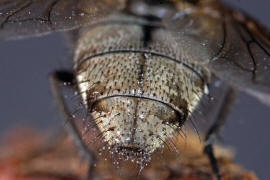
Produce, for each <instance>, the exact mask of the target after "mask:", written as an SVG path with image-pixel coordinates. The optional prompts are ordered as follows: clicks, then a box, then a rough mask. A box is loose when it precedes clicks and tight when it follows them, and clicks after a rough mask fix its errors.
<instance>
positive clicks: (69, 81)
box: [50, 71, 96, 180]
mask: <svg viewBox="0 0 270 180" xmlns="http://www.w3.org/2000/svg"><path fill="white" fill-rule="evenodd" d="M74 82H75V78H74V74H73V73H72V72H68V71H56V72H53V73H51V74H50V84H51V89H52V92H53V94H54V96H55V98H56V100H57V103H58V105H59V108H60V109H59V110H60V112H61V114H62V116H63V118H64V119H65V120H66V127H67V129H68V131H69V132H70V133H71V134H72V137H73V139H74V141H75V143H76V145H77V146H78V147H79V149H80V150H82V151H83V154H84V155H85V158H87V161H88V162H89V169H88V172H87V178H86V179H87V180H91V179H92V177H93V170H94V164H95V162H96V157H95V155H94V153H93V152H92V151H91V150H89V149H88V148H87V147H86V145H85V144H84V143H83V141H82V139H81V137H80V134H79V132H78V130H77V128H76V125H75V123H74V119H73V118H72V114H71V113H70V111H69V109H68V107H67V105H66V103H65V100H64V97H63V95H62V93H61V90H60V87H61V86H63V85H65V84H66V85H70V87H75V85H74ZM72 85H73V86H72Z"/></svg>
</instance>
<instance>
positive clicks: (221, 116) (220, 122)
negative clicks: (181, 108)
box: [204, 88, 235, 180]
mask: <svg viewBox="0 0 270 180" xmlns="http://www.w3.org/2000/svg"><path fill="white" fill-rule="evenodd" d="M234 99H235V90H234V89H232V88H229V89H228V91H227V92H226V95H225V97H224V100H223V102H222V105H221V107H220V110H219V113H218V115H217V117H216V120H215V122H214V124H213V125H212V126H211V127H210V128H209V130H208V131H207V134H206V136H205V145H204V153H205V154H207V156H208V158H209V161H210V163H211V166H212V169H213V171H214V173H215V174H216V179H217V180H221V175H220V171H219V168H218V163H217V159H216V158H215V155H214V151H213V143H214V140H215V139H216V138H217V136H218V135H219V133H220V131H221V130H222V128H223V126H224V124H225V122H226V119H227V116H228V113H229V112H230V110H231V108H232V105H233V102H234Z"/></svg>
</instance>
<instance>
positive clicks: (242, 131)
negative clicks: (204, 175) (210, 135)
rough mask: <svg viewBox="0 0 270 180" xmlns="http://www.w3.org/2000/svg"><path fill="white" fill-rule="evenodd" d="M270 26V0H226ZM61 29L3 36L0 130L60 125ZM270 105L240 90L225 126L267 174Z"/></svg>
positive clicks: (66, 61) (64, 62)
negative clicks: (55, 85) (52, 76)
mask: <svg viewBox="0 0 270 180" xmlns="http://www.w3.org/2000/svg"><path fill="white" fill-rule="evenodd" d="M226 1H227V2H229V3H231V4H233V5H234V6H236V7H238V8H240V9H242V10H244V11H246V12H247V13H249V14H250V15H252V16H254V17H255V18H256V19H258V20H259V21H260V22H262V23H263V24H265V25H266V26H268V27H269V28H270V18H269V17H270V13H269V7H270V1H269V0H257V1H254V0H226ZM71 62H72V60H71V59H70V56H69V55H68V49H67V47H66V43H65V41H64V38H63V36H62V34H61V33H54V34H51V35H47V36H44V37H39V38H30V39H23V40H18V41H6V42H0V82H1V85H0V135H3V133H4V132H5V131H7V130H8V129H10V128H12V127H14V126H15V125H18V124H24V125H25V124H31V125H33V126H35V127H38V128H42V129H46V128H55V129H57V128H59V127H60V126H61V123H62V121H61V118H60V116H59V113H58V112H57V108H56V105H55V102H54V99H53V97H52V95H51V92H50V87H49V81H48V74H49V73H50V72H52V71H54V70H55V69H61V68H68V67H71ZM269 129H270V109H269V108H267V107H266V106H264V105H262V104H260V103H259V102H258V101H256V100H255V99H254V98H252V97H250V96H248V95H246V94H244V93H239V94H238V97H237V100H236V103H235V105H234V107H233V110H232V112H231V114H230V116H229V120H228V122H227V124H226V126H225V129H224V131H223V137H224V144H226V145H229V146H232V147H234V149H235V150H236V161H237V162H240V163H241V164H242V165H243V166H244V167H246V168H248V169H250V170H253V171H254V172H255V173H256V174H257V175H258V177H259V179H261V180H267V179H269V177H270V155H269V152H270V140H269V137H270V131H269Z"/></svg>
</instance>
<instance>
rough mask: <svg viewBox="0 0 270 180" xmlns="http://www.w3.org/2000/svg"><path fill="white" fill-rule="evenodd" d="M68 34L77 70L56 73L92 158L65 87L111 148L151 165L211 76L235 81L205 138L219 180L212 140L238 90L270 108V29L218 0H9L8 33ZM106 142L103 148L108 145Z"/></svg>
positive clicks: (2, 10) (1, 25) (71, 123)
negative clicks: (154, 153)
mask: <svg viewBox="0 0 270 180" xmlns="http://www.w3.org/2000/svg"><path fill="white" fill-rule="evenodd" d="M64 30H65V31H68V30H73V31H70V37H71V39H72V40H73V41H72V42H73V45H74V53H73V54H74V56H73V65H74V66H73V70H71V71H63V70H60V71H57V72H54V73H52V74H51V76H50V82H51V85H52V90H53V92H54V94H55V96H56V99H57V100H58V104H59V107H60V110H61V112H62V114H63V116H64V119H65V120H66V121H67V126H68V129H69V131H70V132H71V133H72V134H73V136H74V138H75V140H76V142H77V144H78V145H79V146H80V148H81V149H83V151H84V152H85V154H86V155H87V157H88V160H89V164H90V167H89V175H91V173H92V171H93V169H94V167H93V165H94V162H95V155H94V153H93V152H92V150H91V148H89V147H88V146H87V143H86V141H85V139H84V135H83V134H85V133H88V131H89V129H90V128H92V126H91V127H89V125H87V126H86V127H84V128H83V129H84V130H85V131H83V132H84V133H82V130H81V129H80V128H78V127H77V125H76V123H75V120H74V118H72V117H73V116H72V113H71V111H70V110H69V108H68V106H67V104H66V102H65V99H64V97H63V95H62V92H61V86H63V85H68V87H71V88H73V89H74V90H75V91H76V92H78V94H79V95H80V97H81V99H82V104H83V107H84V108H85V109H86V111H87V115H88V116H89V117H91V121H92V122H93V123H94V125H95V127H96V128H97V130H98V132H99V133H100V134H99V135H98V137H101V138H102V139H103V141H105V143H106V147H108V149H109V151H110V152H111V153H112V154H114V156H117V157H119V158H123V157H129V158H131V159H134V158H136V159H138V160H137V161H136V162H137V163H138V164H139V165H141V166H143V165H144V164H145V163H148V162H150V160H151V154H152V153H153V152H155V151H156V150H157V149H160V148H162V147H163V146H164V144H165V143H166V140H167V139H170V138H171V137H172V136H173V135H174V133H175V132H177V131H180V130H181V128H182V127H183V125H184V123H185V122H186V121H187V120H188V119H189V118H190V116H191V115H192V114H193V113H194V110H195V109H196V108H197V107H198V105H199V104H200V102H201V100H202V98H203V97H204V96H206V95H207V94H208V93H209V90H208V86H210V85H211V83H212V79H213V77H217V78H218V79H220V80H221V81H224V82H225V83H227V85H228V86H229V88H228V89H226V92H225V98H224V101H223V103H222V107H221V108H220V110H219V113H218V115H217V117H216V121H215V123H214V124H213V125H212V126H211V127H210V129H209V131H208V133H207V134H206V136H205V138H204V141H205V147H204V153H206V154H207V155H208V157H209V160H210V163H211V166H212V168H213V171H214V172H215V174H216V178H217V179H219V180H220V179H221V173H220V171H219V167H218V164H217V161H216V158H215V156H214V152H213V146H212V144H213V140H214V139H215V137H216V135H217V134H218V133H219V131H220V130H221V128H222V126H223V124H224V123H225V120H226V117H227V114H228V112H229V110H230V109H231V105H232V103H233V100H234V93H235V91H236V90H241V91H245V92H247V93H249V94H250V95H252V96H254V97H256V98H258V99H259V100H260V101H262V102H264V103H265V104H267V105H270V78H269V76H270V38H269V33H268V32H267V30H266V29H265V28H264V27H263V26H262V25H260V24H259V23H257V22H255V21H254V20H253V19H252V18H250V17H248V16H246V15H245V14H243V13H240V12H238V11H234V10H233V9H231V8H229V7H227V6H225V5H223V4H222V3H221V2H219V1H217V0H208V1H203V0H178V1H177V0H176V1H175V0H158V1H153V0H136V1H135V0H110V1H107V0H99V1H94V0H88V1H84V0H68V1H66V0H65V1H64V0H48V1H41V0H35V1H31V0H16V1H14V0H12V1H11V0H4V1H2V2H0V39H18V38H23V37H28V36H38V35H44V34H47V33H50V32H54V31H64ZM104 147H105V146H104Z"/></svg>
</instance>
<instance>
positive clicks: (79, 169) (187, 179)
mask: <svg viewBox="0 0 270 180" xmlns="http://www.w3.org/2000/svg"><path fill="white" fill-rule="evenodd" d="M48 134H49V133H48V132H47V133H44V132H43V133H42V132H38V131H36V130H33V129H28V128H20V129H13V130H12V131H10V132H9V133H8V134H7V135H5V137H4V138H2V141H1V145H0V180H80V179H83V176H84V174H85V173H86V171H87V162H84V161H83V160H82V158H79V156H78V151H77V148H76V147H75V145H74V144H73V142H72V140H71V138H67V137H66V138H64V137H63V136H61V137H58V138H51V136H49V135H48ZM174 142H175V144H176V146H177V148H178V149H179V151H180V152H179V153H176V152H175V151H174V150H173V148H165V150H164V151H163V152H157V153H155V154H154V155H153V158H152V162H151V164H150V165H149V166H147V167H145V168H144V169H143V170H142V172H141V173H140V175H139V176H138V169H137V168H136V166H134V164H132V163H125V165H123V164H122V165H121V164H120V165H119V167H118V168H117V166H115V165H113V162H111V160H110V159H111V158H109V156H110V155H109V154H107V155H106V154H103V155H102V156H98V159H100V160H98V162H97V164H96V170H95V174H94V175H93V176H94V177H95V178H94V179H117V180H126V179H128V180H132V179H142V180H165V179H166V180H211V179H214V174H213V173H212V171H211V167H210V164H209V162H208V159H207V157H206V156H205V155H203V154H202V142H200V140H199V139H198V137H197V136H196V135H194V134H193V133H190V132H187V139H185V138H182V137H178V138H177V137H176V138H175V140H174ZM93 146H94V145H93ZM168 146H172V144H169V142H168ZM215 147H216V155H217V157H218V163H219V166H220V170H221V173H222V177H223V180H257V178H256V176H255V175H254V174H253V173H252V172H251V171H248V170H245V169H243V168H242V167H241V166H240V165H237V164H235V163H233V162H232V158H233V156H232V153H231V151H230V150H228V149H226V148H224V147H217V146H215ZM104 156H106V158H107V160H105V157H104ZM134 167H135V168H134Z"/></svg>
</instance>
